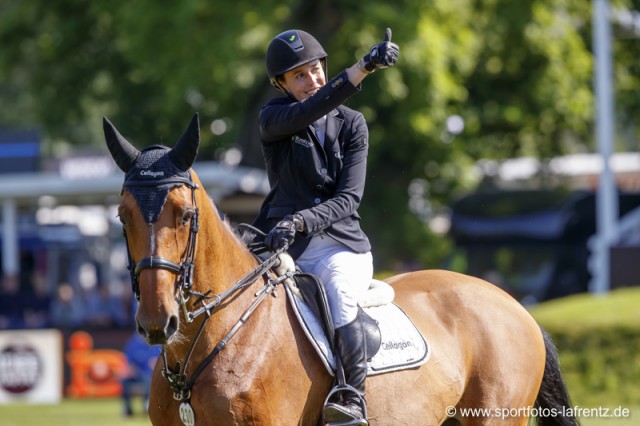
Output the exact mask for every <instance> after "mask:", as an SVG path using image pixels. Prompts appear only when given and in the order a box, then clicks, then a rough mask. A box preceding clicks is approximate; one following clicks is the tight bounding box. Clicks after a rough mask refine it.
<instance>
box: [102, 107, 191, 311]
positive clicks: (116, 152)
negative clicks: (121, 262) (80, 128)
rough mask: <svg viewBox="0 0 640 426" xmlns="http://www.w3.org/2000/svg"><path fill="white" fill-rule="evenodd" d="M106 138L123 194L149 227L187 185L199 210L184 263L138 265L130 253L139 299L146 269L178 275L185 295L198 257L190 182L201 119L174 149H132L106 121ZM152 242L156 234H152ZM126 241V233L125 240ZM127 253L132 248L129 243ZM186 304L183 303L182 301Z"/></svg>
mask: <svg viewBox="0 0 640 426" xmlns="http://www.w3.org/2000/svg"><path fill="white" fill-rule="evenodd" d="M103 127H104V134H105V138H106V141H107V146H108V147H109V151H110V152H111V156H112V157H113V159H114V160H115V162H116V164H117V165H118V167H120V169H121V170H122V171H123V172H125V178H124V183H123V185H122V190H123V191H124V190H127V191H129V192H130V193H131V195H133V197H134V198H135V200H136V202H137V204H138V207H139V208H140V211H141V213H142V215H143V217H144V220H145V222H146V223H148V224H149V225H150V226H151V225H152V224H153V223H154V222H155V221H157V220H158V218H159V217H160V213H161V212H162V208H163V207H164V204H165V202H166V200H167V196H168V195H169V191H170V190H171V188H173V187H176V186H180V185H187V186H188V187H189V188H191V194H192V202H193V206H194V208H195V209H196V212H195V214H194V216H193V217H192V218H191V227H190V231H189V242H188V245H187V253H186V255H185V258H184V259H183V260H182V262H181V263H179V264H178V263H175V262H173V261H171V260H168V259H165V258H162V257H156V256H154V250H153V244H152V247H151V256H150V257H147V258H144V259H141V260H140V261H139V262H138V263H137V264H136V263H135V261H134V260H133V258H132V257H131V254H130V253H128V257H129V271H130V273H131V284H132V287H133V291H134V293H135V295H136V298H139V297H140V289H139V284H138V276H139V275H140V272H142V271H143V270H144V269H166V270H168V271H171V272H173V273H175V274H177V275H178V278H177V281H176V284H177V285H178V286H179V287H180V288H181V290H182V292H180V293H181V294H180V297H181V298H182V297H183V294H182V293H183V292H184V291H188V290H189V289H190V288H191V285H192V280H193V260H194V259H193V258H194V256H195V243H196V233H197V232H198V209H197V204H196V198H195V190H196V189H197V188H198V185H197V184H196V183H195V182H194V181H193V179H192V178H191V174H190V173H189V168H190V167H191V165H192V164H193V162H194V161H195V158H196V155H197V154H198V146H199V144H200V126H199V123H198V115H197V114H196V115H194V116H193V118H192V119H191V122H190V123H189V126H188V127H187V129H186V130H185V132H184V133H183V135H182V136H181V137H180V139H179V140H178V142H177V143H176V145H175V146H174V147H173V148H168V147H165V146H162V145H152V146H150V147H148V148H146V149H144V150H143V151H139V150H138V149H136V148H135V147H134V146H133V145H131V144H130V143H129V142H128V141H127V140H126V139H125V138H124V137H123V136H122V135H121V134H120V133H118V131H117V130H116V128H115V127H114V126H113V124H111V122H110V121H109V120H107V119H106V118H105V119H104V120H103ZM151 236H152V242H153V232H152V233H151ZM126 238H127V235H126V231H125V240H126ZM127 251H129V244H128V241H127ZM181 302H182V303H184V299H182V300H181Z"/></svg>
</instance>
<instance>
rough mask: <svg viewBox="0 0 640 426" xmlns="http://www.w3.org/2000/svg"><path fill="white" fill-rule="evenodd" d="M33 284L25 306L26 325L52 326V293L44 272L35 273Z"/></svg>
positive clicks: (33, 326)
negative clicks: (48, 287)
mask: <svg viewBox="0 0 640 426" xmlns="http://www.w3.org/2000/svg"><path fill="white" fill-rule="evenodd" d="M31 284H32V291H31V292H30V294H29V296H28V297H27V298H26V300H25V306H24V320H25V326H26V327H27V328H46V327H50V326H51V318H50V315H49V314H50V312H49V311H50V307H51V295H50V294H49V291H48V289H47V282H46V280H45V277H44V276H43V275H42V274H39V273H35V274H33V277H32V281H31Z"/></svg>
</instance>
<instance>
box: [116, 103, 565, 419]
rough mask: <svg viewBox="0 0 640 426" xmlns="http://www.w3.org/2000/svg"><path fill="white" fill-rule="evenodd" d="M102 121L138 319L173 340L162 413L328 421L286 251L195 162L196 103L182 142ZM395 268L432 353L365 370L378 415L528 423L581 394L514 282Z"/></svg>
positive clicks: (154, 415)
mask: <svg viewBox="0 0 640 426" xmlns="http://www.w3.org/2000/svg"><path fill="white" fill-rule="evenodd" d="M104 131H105V137H106V141H107V145H108V147H109V150H110V152H111V154H112V156H113V158H114V160H115V162H116V163H117V164H118V166H119V167H120V168H121V169H122V170H123V171H124V172H125V173H126V176H125V181H124V184H123V189H122V197H121V201H120V206H119V210H118V211H119V217H120V219H121V221H122V223H123V227H124V231H125V237H126V240H127V247H128V254H129V260H130V268H131V275H132V283H133V286H134V292H135V293H136V296H137V297H138V298H139V304H138V310H137V314H136V323H137V328H138V332H139V333H140V334H141V335H142V336H143V337H144V338H145V339H146V340H147V342H148V343H149V344H152V345H163V349H164V351H163V356H162V357H161V359H160V360H159V361H158V363H157V365H156V368H155V371H154V375H153V380H152V390H151V400H150V405H149V415H150V417H151V421H152V423H153V424H154V425H156V426H157V425H180V424H182V423H185V424H196V425H202V426H205V425H206V426H215V425H221V426H228V425H249V424H255V425H257V424H260V425H296V424H300V425H318V424H321V421H322V419H321V415H322V407H323V403H324V400H325V397H326V396H327V394H328V393H329V391H330V390H331V388H332V382H333V378H332V377H331V375H330V374H329V373H328V372H327V369H326V368H325V365H324V364H323V363H322V361H321V359H320V357H319V356H318V354H317V352H316V350H315V349H314V346H313V345H312V343H311V342H310V340H309V339H308V338H307V336H306V335H305V333H304V330H303V328H302V327H301V325H300V324H299V322H298V320H297V319H296V315H295V314H294V310H293V309H292V306H291V305H290V304H289V302H288V301H287V297H286V296H285V292H284V291H274V290H277V289H278V288H279V287H280V286H283V285H284V284H282V283H281V282H280V280H278V279H277V274H274V273H273V272H271V271H270V270H269V267H270V266H272V264H273V262H274V258H275V256H272V257H271V258H269V260H268V261H267V263H264V264H262V265H261V262H260V261H259V260H257V258H256V257H255V256H254V255H253V254H252V253H251V251H250V250H249V249H248V248H247V246H246V244H245V243H244V242H243V241H241V239H240V238H239V237H238V236H237V235H236V234H235V233H234V232H233V231H232V229H231V228H230V227H229V225H228V224H227V223H225V222H224V221H223V220H222V219H221V218H220V215H219V214H218V211H217V209H216V207H215V206H214V204H213V202H212V200H211V199H210V198H209V197H208V196H207V194H206V193H205V191H204V190H203V188H202V184H201V182H200V180H199V178H198V176H197V175H196V173H195V172H194V171H193V169H191V165H192V164H193V162H194V161H195V158H196V155H197V151H198V145H199V123H198V119H197V115H196V116H194V118H193V119H192V121H191V123H190V124H189V126H188V127H187V129H186V130H185V132H184V134H183V135H182V136H181V138H180V139H179V141H178V142H177V143H176V145H175V146H174V147H173V148H167V147H161V146H158V145H153V146H151V147H150V148H148V149H145V150H142V151H139V150H138V149H137V148H135V147H134V146H133V145H132V144H130V143H129V142H128V141H127V140H126V139H125V138H124V137H123V136H122V135H120V134H119V133H118V131H117V130H116V129H115V127H114V126H113V125H112V124H111V123H110V122H109V121H108V120H107V119H105V120H104ZM386 281H387V282H388V283H389V284H390V285H391V286H392V287H393V289H394V291H395V300H394V303H395V304H396V305H398V306H399V307H400V308H401V309H402V310H403V311H404V312H405V313H406V314H407V315H408V316H409V317H410V318H411V319H412V321H413V323H414V324H415V326H416V327H417V329H418V330H420V332H421V333H422V335H423V336H426V338H427V340H428V341H429V344H430V346H429V350H430V358H429V360H428V362H426V363H423V364H421V365H419V366H417V367H414V368H409V369H404V370H401V371H396V372H390V373H385V374H378V375H374V376H369V377H368V378H367V383H366V387H367V394H366V400H367V406H368V410H369V412H368V416H369V422H370V423H371V424H374V425H393V426H397V425H438V424H442V423H444V422H459V423H460V424H462V425H475V424H500V425H525V424H527V420H528V418H527V416H528V415H530V414H536V413H542V412H543V411H545V412H549V411H550V410H552V409H556V410H559V411H560V412H561V411H562V406H566V407H568V406H570V402H569V398H568V395H567V392H566V389H565V386H564V383H563V381H562V378H561V376H560V371H559V367H558V362H557V355H556V353H555V349H554V347H553V344H552V343H551V341H550V339H549V338H548V336H547V335H546V334H545V333H543V332H542V331H541V330H540V327H539V326H538V325H537V324H536V322H535V321H534V320H533V319H532V317H531V316H530V315H529V314H528V313H527V311H526V310H525V309H524V308H523V307H522V306H521V305H520V304H519V303H518V302H517V301H515V300H514V299H513V298H512V297H510V296H509V295H507V294H506V293H505V292H503V291H502V290H500V289H499V288H497V287H496V286H494V285H491V284H489V283H487V282H485V281H483V280H480V279H478V278H474V277H470V276H466V275H462V274H458V273H454V272H449V271H443V270H427V271H417V272H411V273H405V274H402V275H398V276H395V277H392V278H389V279H388V280H386ZM467 409H469V410H471V409H486V410H488V411H487V412H486V413H485V414H486V415H484V416H482V415H479V412H475V414H470V413H471V411H464V410H467ZM464 413H467V415H465V414H464ZM505 414H506V415H505ZM451 416H452V417H451ZM538 421H539V422H540V423H541V424H545V425H546V424H549V425H550V424H559V425H561V424H566V425H570V424H576V420H575V419H574V418H566V417H561V416H544V415H543V416H540V417H538Z"/></svg>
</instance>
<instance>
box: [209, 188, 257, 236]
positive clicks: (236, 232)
mask: <svg viewBox="0 0 640 426" xmlns="http://www.w3.org/2000/svg"><path fill="white" fill-rule="evenodd" d="M207 198H208V199H209V202H210V203H211V208H212V209H213V211H214V213H216V214H218V215H219V217H220V220H221V221H222V224H223V226H224V227H225V228H227V230H228V231H229V232H230V233H231V234H232V235H233V236H234V237H236V238H237V239H238V240H239V241H240V242H241V243H242V245H243V246H244V247H247V248H248V247H249V244H250V243H251V242H252V241H253V240H254V239H255V238H256V237H257V236H259V233H260V231H259V230H258V229H256V228H254V227H252V226H250V225H249V226H243V227H242V230H240V229H239V227H238V226H234V225H233V224H232V223H231V220H229V216H227V215H226V214H225V213H224V212H222V211H221V210H220V209H218V206H217V205H216V203H214V202H213V199H212V198H211V196H210V195H209V194H207Z"/></svg>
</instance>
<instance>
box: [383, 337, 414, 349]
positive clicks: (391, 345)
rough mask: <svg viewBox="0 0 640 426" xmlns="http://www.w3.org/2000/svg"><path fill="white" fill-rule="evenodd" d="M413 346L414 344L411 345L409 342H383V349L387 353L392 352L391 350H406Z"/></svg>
mask: <svg viewBox="0 0 640 426" xmlns="http://www.w3.org/2000/svg"><path fill="white" fill-rule="evenodd" d="M412 346H413V343H411V342H410V341H408V340H405V341H402V342H382V346H381V347H382V349H383V350H385V351H388V350H391V349H400V350H403V349H406V348H410V347H412Z"/></svg>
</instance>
